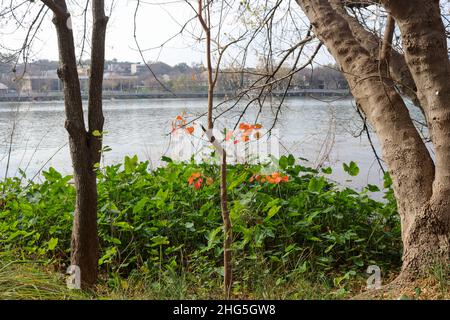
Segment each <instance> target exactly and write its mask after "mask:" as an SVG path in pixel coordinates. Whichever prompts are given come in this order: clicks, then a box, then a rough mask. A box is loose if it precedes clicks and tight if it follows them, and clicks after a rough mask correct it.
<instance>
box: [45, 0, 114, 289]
mask: <svg viewBox="0 0 450 320" xmlns="http://www.w3.org/2000/svg"><path fill="white" fill-rule="evenodd" d="M43 2H44V3H45V4H46V5H47V6H49V8H51V9H52V10H53V12H54V14H55V17H54V19H53V22H54V24H55V26H56V31H57V36H58V49H59V62H60V67H59V69H58V75H59V77H60V79H61V80H62V82H63V84H64V103H65V111H66V123H65V127H66V129H67V131H68V133H69V147H70V154H71V158H72V165H73V170H74V182H75V189H76V202H75V212H74V222H73V229H72V241H71V264H72V265H75V266H78V267H79V268H80V272H81V274H80V276H81V285H82V287H90V286H92V285H93V284H94V283H95V282H96V281H97V275H98V258H99V240H98V232H97V180H96V173H95V170H94V164H95V163H97V162H99V160H100V149H101V139H100V138H99V137H98V136H97V135H96V136H94V135H93V134H92V133H93V132H94V131H99V132H101V131H102V130H103V114H102V82H103V68H104V67H103V65H104V50H105V30H106V24H107V17H105V15H104V2H103V1H102V0H98V1H94V2H93V3H92V12H93V29H92V43H93V44H92V56H91V61H92V65H91V74H90V83H89V111H88V112H89V132H87V131H86V127H85V122H84V115H83V105H82V100H81V90H80V82H79V78H78V71H77V62H76V56H75V47H74V39H73V32H72V28H71V23H70V14H69V13H68V12H67V6H66V4H65V1H59V2H58V3H57V4H56V3H55V2H52V1H43Z"/></svg>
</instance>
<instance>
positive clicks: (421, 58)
mask: <svg viewBox="0 0 450 320" xmlns="http://www.w3.org/2000/svg"><path fill="white" fill-rule="evenodd" d="M382 3H383V5H384V6H385V8H386V9H387V10H389V11H390V12H391V14H392V15H393V16H394V17H395V19H396V21H397V23H398V26H399V28H400V31H401V34H402V44H403V47H404V51H405V58H406V62H407V64H408V67H409V70H410V72H411V74H412V77H413V78H414V82H415V83H416V86H417V96H418V98H419V100H420V102H421V104H422V105H423V106H424V112H425V114H426V117H427V119H428V129H429V131H430V136H431V140H432V142H433V149H434V151H435V166H436V174H435V179H434V181H433V191H432V196H431V197H430V199H429V203H428V204H427V206H426V208H425V209H424V210H423V211H421V212H419V213H418V214H417V216H416V217H415V219H414V221H413V223H412V225H411V229H410V231H409V234H408V237H407V239H406V244H405V253H404V264H403V270H404V271H405V273H407V274H410V273H412V274H414V272H416V270H420V266H421V265H430V264H433V263H434V262H435V260H439V261H441V262H443V263H446V264H448V263H449V261H450V81H449V79H450V62H449V58H448V48H447V38H446V36H445V27H444V25H443V23H442V19H441V12H440V7H439V1H438V0H433V1H423V0H413V1H406V2H405V1H386V0H384V1H382Z"/></svg>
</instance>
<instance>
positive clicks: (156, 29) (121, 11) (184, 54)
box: [0, 0, 332, 65]
mask: <svg viewBox="0 0 450 320" xmlns="http://www.w3.org/2000/svg"><path fill="white" fill-rule="evenodd" d="M68 3H69V4H70V10H71V14H72V17H73V19H72V23H73V28H74V32H75V38H76V40H77V44H78V45H79V44H80V39H81V38H82V34H83V25H84V21H83V17H82V16H81V15H80V14H81V12H82V8H81V7H78V6H76V5H74V1H68ZM79 3H82V4H83V3H85V1H79ZM106 3H107V4H108V6H110V5H111V3H114V6H113V8H112V11H111V16H110V21H109V24H108V30H107V39H106V58H107V59H113V58H116V59H117V60H119V61H130V62H141V61H142V58H141V56H140V54H139V52H138V50H137V47H136V43H135V40H134V37H133V33H134V14H135V10H136V4H137V1H136V0H115V1H114V2H112V0H107V1H106ZM193 4H194V7H196V1H193ZM39 5H40V3H39V2H38V4H36V8H39ZM298 10H299V11H298V12H299V13H300V9H298ZM108 11H109V10H108ZM107 14H108V15H109V14H110V13H109V12H107ZM194 15H195V13H194V12H193V10H192V9H191V7H190V6H189V5H187V4H186V3H185V1H183V0H141V5H140V9H139V11H138V15H137V24H136V25H137V39H138V41H139V45H140V46H141V48H142V49H144V58H145V60H146V61H163V62H166V63H168V64H171V65H174V64H177V63H180V62H186V63H188V64H191V63H198V62H205V58H204V52H203V49H202V48H203V45H204V44H203V43H198V42H197V41H195V40H194V38H193V37H192V36H190V34H195V35H198V34H200V25H199V24H198V22H197V20H196V19H194V21H193V23H191V24H189V25H188V26H187V27H186V28H185V29H184V32H183V35H178V36H176V37H175V38H174V39H173V40H171V41H170V42H168V43H165V42H166V41H167V40H168V39H169V38H171V37H173V36H175V35H177V34H178V33H179V32H180V30H181V28H182V25H183V24H184V23H185V22H186V21H187V20H189V19H190V18H193V17H194ZM233 19H234V20H233ZM235 19H236V17H233V18H232V19H230V21H228V24H226V26H225V28H224V31H223V32H226V31H228V32H230V31H231V30H233V29H235V28H236V20H235ZM50 20H51V14H48V17H47V19H46V21H45V23H44V24H42V28H41V29H42V30H41V31H40V33H39V36H38V37H39V39H38V41H36V42H35V44H34V46H33V55H32V57H31V58H32V60H36V59H49V60H57V59H58V53H57V43H56V34H55V30H54V27H53V26H52V24H51V22H50ZM300 20H302V19H300ZM305 21H306V20H305ZM305 21H298V23H299V24H300V25H301V24H303V25H304V26H305V27H306V26H307V23H308V22H307V21H306V22H305ZM0 24H1V23H0ZM1 28H2V26H1V25H0V29H1ZM6 30H7V29H6V28H4V27H3V30H1V31H0V33H1V35H0V37H1V38H3V39H2V41H6V43H9V44H12V43H15V44H20V43H21V41H23V39H24V33H23V32H15V31H11V32H7V31H6ZM5 39H6V40H5ZM298 40H299V39H296V41H298ZM281 42H282V40H281V41H280V43H281ZM163 43H165V45H164V47H163V48H161V49H159V48H158V47H160V46H161V44H163ZM274 45H275V46H277V43H275V44H274ZM150 48H156V49H152V50H148V49H150ZM87 49H89V47H88V48H87ZM313 49H314V48H312V47H311V48H310V49H307V50H306V51H305V54H306V55H305V59H307V58H308V57H307V54H308V52H309V53H310V52H312V51H313ZM229 55H232V53H229ZM249 56H250V59H249V64H250V65H254V64H256V63H257V59H256V57H255V56H254V55H252V54H250V55H249ZM85 57H86V58H87V57H88V56H87V55H86V56H85ZM317 61H318V62H319V63H320V64H324V63H329V62H332V59H331V58H330V56H329V55H328V54H327V53H326V52H325V50H323V52H322V53H321V54H319V56H318V60H317Z"/></svg>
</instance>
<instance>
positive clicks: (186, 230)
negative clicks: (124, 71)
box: [0, 156, 401, 284]
mask: <svg viewBox="0 0 450 320" xmlns="http://www.w3.org/2000/svg"><path fill="white" fill-rule="evenodd" d="M164 160H165V161H166V162H167V165H166V166H164V167H160V168H157V169H155V170H153V171H150V170H149V169H148V162H139V161H138V159H137V157H133V158H129V157H127V158H126V159H125V163H124V164H123V165H120V164H118V165H113V166H108V167H104V168H101V169H98V170H97V174H98V197H99V203H98V225H99V235H100V244H101V256H100V259H99V265H100V267H101V268H102V270H104V271H107V272H110V273H114V274H118V275H121V276H128V275H130V273H133V272H138V273H140V274H145V275H147V276H150V277H155V278H157V277H159V276H160V275H161V274H162V273H164V272H176V273H183V272H189V273H193V274H203V275H205V274H208V275H211V276H212V277H216V278H217V277H220V275H221V273H222V272H223V269H222V268H221V264H222V255H223V251H222V241H223V233H222V220H221V213H220V203H219V200H220V199H219V179H218V178H217V177H218V175H219V168H218V167H216V166H214V165H209V164H196V163H192V162H190V163H175V162H172V161H171V160H170V159H168V158H165V159H164ZM279 165H280V168H281V172H282V173H283V174H286V175H288V177H289V181H288V182H284V183H280V184H269V183H261V182H258V181H256V180H255V181H252V182H250V181H251V180H250V177H252V176H253V175H254V174H258V173H260V172H263V171H264V168H263V166H262V165H233V166H229V168H228V177H227V178H228V193H229V208H230V214H231V219H232V224H233V268H234V279H235V281H236V282H239V281H247V280H248V279H250V278H252V277H257V276H259V275H255V274H254V270H255V268H254V267H255V265H258V266H264V268H262V269H264V270H271V271H272V272H275V271H276V270H283V274H288V273H289V272H294V271H295V272H297V273H304V274H305V275H306V274H314V275H317V274H320V275H327V274H332V273H334V274H336V273H340V274H343V273H345V275H344V276H343V277H340V278H338V279H337V282H338V283H337V284H339V282H340V281H342V280H345V279H347V278H348V277H349V276H351V275H354V274H355V273H356V272H364V270H365V268H367V266H368V265H371V264H376V265H379V266H380V267H382V268H384V269H389V270H392V268H397V267H398V266H399V265H400V258H401V245H400V224H399V218H398V214H397V211H396V203H395V200H394V197H393V192H392V190H391V189H390V179H389V176H388V175H386V177H385V181H386V183H385V188H386V190H385V195H384V198H385V200H386V201H383V202H378V201H375V200H373V199H371V198H370V193H371V192H374V191H379V190H378V188H377V187H376V186H373V185H369V186H368V187H366V188H365V189H364V190H363V191H362V192H359V193H358V192H356V191H354V190H352V189H350V188H343V187H340V186H337V185H335V184H333V183H331V182H330V181H329V179H327V178H326V175H327V174H329V173H331V169H330V168H325V169H323V170H321V171H320V172H319V171H316V170H314V169H311V168H308V167H305V166H302V165H300V164H298V163H296V162H295V159H294V158H293V157H292V156H289V157H282V158H281V159H280V161H279ZM356 168H357V166H356V164H354V163H353V164H350V165H349V166H347V167H346V171H348V173H349V174H350V175H352V176H353V175H356V174H357V171H359V169H358V170H357V169H356ZM194 172H201V173H202V176H203V177H210V178H212V179H213V183H210V184H206V183H203V185H202V187H201V188H200V189H199V190H197V189H196V188H194V187H193V186H192V185H189V184H188V182H187V181H188V179H189V177H190V176H191V174H192V173H194ZM43 178H44V179H43V182H40V183H34V182H30V183H29V184H28V185H24V184H23V182H22V181H23V179H20V178H12V179H7V180H6V181H3V182H2V183H0V187H1V188H2V189H3V190H4V192H3V195H2V198H0V206H1V212H0V249H1V251H5V252H12V253H13V254H14V255H16V256H18V257H19V258H27V259H29V258H35V259H37V258H38V259H48V260H50V261H52V262H53V263H54V262H57V263H59V264H60V265H63V264H65V265H66V266H67V265H68V261H69V256H70V237H71V227H72V219H73V211H74V199H75V189H74V186H73V184H72V183H71V176H62V175H61V174H60V173H58V172H57V171H56V170H54V169H53V168H50V169H49V170H48V171H47V172H44V173H43ZM251 270H253V271H251ZM267 272H268V271H267ZM261 276H263V275H261ZM335 280H336V278H335ZM280 281H283V280H282V279H281V280H280Z"/></svg>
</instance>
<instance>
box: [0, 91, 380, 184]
mask: <svg viewBox="0 0 450 320" xmlns="http://www.w3.org/2000/svg"><path fill="white" fill-rule="evenodd" d="M272 109H274V110H272ZM275 109H276V108H272V107H271V106H270V105H267V106H265V107H264V108H263V110H262V113H261V115H260V117H259V119H258V122H260V123H262V124H263V126H264V127H265V128H269V127H270V126H271V124H272V122H273V120H274V118H275V113H276V110H275ZM205 110H206V100H204V99H192V100H186V99H170V100H126V101H124V100H115V101H105V103H104V115H105V131H107V132H108V133H107V135H106V136H105V138H104V144H105V145H108V146H109V147H111V149H112V151H110V152H107V153H106V154H105V163H106V164H113V163H117V162H120V161H122V160H123V158H124V156H125V155H134V154H136V155H138V157H139V159H142V160H150V161H151V165H152V166H153V167H154V166H157V165H160V161H159V159H160V158H161V156H162V155H163V154H164V153H165V152H167V151H168V146H169V136H168V133H169V132H170V127H171V122H172V121H173V119H175V118H176V116H177V115H179V114H182V113H183V112H184V111H185V112H186V114H187V115H190V116H194V115H200V114H202V113H204V112H205ZM241 111H242V106H239V107H236V108H235V109H233V110H232V111H230V112H229V113H227V114H225V115H224V116H223V118H222V120H221V125H222V126H226V127H233V126H234V124H235V123H236V121H237V120H238V117H239V115H240V114H241ZM218 112H219V110H217V111H216V114H217V113H218ZM256 114H257V110H256V109H255V108H254V107H252V108H250V109H249V111H248V113H247V114H246V116H245V117H244V118H243V119H242V121H246V122H253V121H254V119H255V117H256ZM64 119H65V117H64V106H63V103H62V102H24V103H0V134H1V136H0V138H1V140H0V142H1V145H0V174H1V178H2V179H3V177H4V176H5V172H6V168H7V163H8V154H9V152H8V151H9V148H10V147H11V153H10V159H9V168H8V172H7V175H8V176H14V175H17V174H18V168H22V169H24V170H25V171H26V174H27V176H28V177H33V176H34V175H36V174H37V177H36V179H39V172H40V170H42V169H44V170H45V169H46V168H48V167H50V166H52V167H54V168H56V169H57V170H59V171H61V172H63V173H70V172H71V162H70V156H69V150H68V146H67V140H68V138H67V133H66V131H65V129H64ZM203 120H204V119H203ZM275 128H276V129H278V131H279V135H280V152H281V153H282V154H288V153H292V154H294V155H295V156H296V157H302V158H306V159H308V160H309V165H311V166H317V165H324V166H331V167H332V168H333V174H332V175H331V178H332V179H333V180H335V181H337V182H339V183H340V184H343V185H349V186H352V187H354V188H356V189H361V188H362V187H364V186H365V185H367V183H372V184H377V185H380V184H381V181H382V179H381V177H382V174H381V171H380V169H379V166H378V164H377V163H376V161H375V156H374V154H373V152H372V149H371V147H370V144H369V141H368V139H367V137H366V134H365V133H363V134H362V135H359V136H358V137H356V136H357V135H358V133H360V132H361V129H362V121H361V119H360V117H359V116H358V114H357V113H356V111H355V108H354V102H353V100H351V99H345V100H335V101H333V102H324V101H319V100H316V99H311V98H291V99H288V100H287V101H285V104H284V107H283V108H282V111H281V114H280V115H279V117H278V122H277V123H276V126H275ZM12 132H13V135H12V144H10V141H11V133H12ZM372 138H373V141H374V144H375V146H376V149H377V150H378V153H379V154H380V151H379V147H378V142H377V139H376V137H375V135H374V134H372ZM350 161H355V162H356V163H357V164H358V165H359V167H360V169H361V171H360V175H359V176H357V177H350V176H348V175H347V174H346V173H345V172H344V171H343V169H342V164H343V163H344V162H350Z"/></svg>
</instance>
